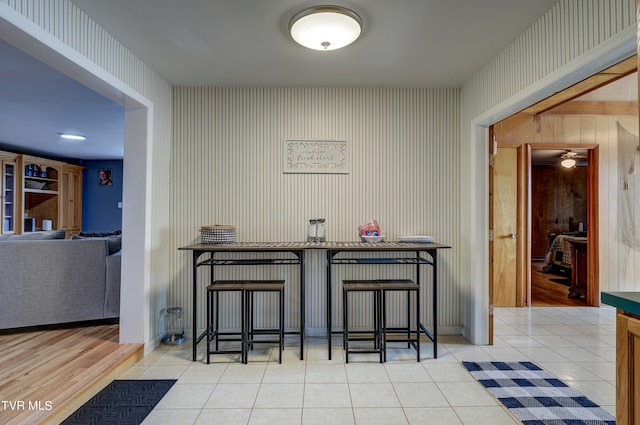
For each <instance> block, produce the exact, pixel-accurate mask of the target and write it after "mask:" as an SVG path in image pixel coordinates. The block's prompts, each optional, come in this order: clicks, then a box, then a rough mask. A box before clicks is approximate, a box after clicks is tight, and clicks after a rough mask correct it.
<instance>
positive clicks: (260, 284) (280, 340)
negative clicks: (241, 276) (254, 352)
mask: <svg viewBox="0 0 640 425" xmlns="http://www.w3.org/2000/svg"><path fill="white" fill-rule="evenodd" d="M243 289H244V291H243V294H244V296H243V308H242V310H243V315H244V316H245V317H244V320H243V323H244V326H245V328H244V337H243V351H244V357H243V359H244V363H247V353H248V350H249V347H251V349H253V345H254V344H278V363H282V350H283V349H284V280H248V281H246V282H244V284H243ZM257 292H276V293H278V327H277V328H262V329H256V328H255V326H254V297H253V296H254V294H255V293H257ZM256 335H276V338H272V339H262V338H260V339H257V338H256Z"/></svg>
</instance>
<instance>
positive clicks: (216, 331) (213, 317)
mask: <svg viewBox="0 0 640 425" xmlns="http://www.w3.org/2000/svg"><path fill="white" fill-rule="evenodd" d="M221 292H239V293H240V305H239V306H238V307H240V320H241V325H240V332H232V331H226V332H221V331H220V293H221ZM214 304H215V305H214ZM244 307H245V304H244V281H233V280H217V281H215V282H213V283H212V284H210V285H209V286H207V364H209V363H210V359H211V354H240V355H241V361H242V363H245V361H246V359H245V356H246V353H245V351H244V340H245V339H246V337H245V328H246V326H245V322H244V321H245V316H246V314H245V311H244ZM228 341H237V342H240V349H239V350H220V345H219V343H220V342H228ZM212 342H214V343H215V348H214V349H213V350H212V349H211V343H212Z"/></svg>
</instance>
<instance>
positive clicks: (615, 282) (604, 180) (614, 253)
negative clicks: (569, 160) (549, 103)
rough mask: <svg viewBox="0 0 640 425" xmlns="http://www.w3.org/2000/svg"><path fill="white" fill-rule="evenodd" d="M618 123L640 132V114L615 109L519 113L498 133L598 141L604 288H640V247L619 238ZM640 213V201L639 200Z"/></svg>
mask: <svg viewBox="0 0 640 425" xmlns="http://www.w3.org/2000/svg"><path fill="white" fill-rule="evenodd" d="M618 124H619V125H621V126H622V127H623V128H624V129H626V130H627V131H628V132H630V133H632V134H635V135H638V116H637V115H636V116H611V115H600V116H594V115H546V114H542V115H540V116H539V118H536V117H535V116H532V115H524V114H522V115H516V116H513V117H511V118H508V119H506V120H503V121H501V122H499V123H497V124H495V126H494V127H495V131H496V137H497V139H498V140H499V141H500V142H505V143H510V144H513V143H532V144H551V145H553V144H565V143H568V144H576V145H578V144H597V145H598V150H599V158H600V163H599V180H598V185H599V189H600V191H599V194H598V197H599V209H598V211H599V221H600V246H599V252H600V258H599V280H600V290H601V291H629V290H637V289H638V282H640V252H638V251H635V250H634V249H632V248H631V247H629V246H627V245H626V244H625V243H624V242H623V241H622V240H621V238H620V235H621V234H622V233H623V232H624V231H625V229H624V228H621V226H620V219H619V215H618V198H619V196H620V193H621V188H620V183H619V182H620V178H619V167H618ZM635 209H636V214H640V202H636V203H635Z"/></svg>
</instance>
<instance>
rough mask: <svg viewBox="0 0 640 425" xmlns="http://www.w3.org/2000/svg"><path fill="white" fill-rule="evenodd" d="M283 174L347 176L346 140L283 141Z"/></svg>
mask: <svg viewBox="0 0 640 425" xmlns="http://www.w3.org/2000/svg"><path fill="white" fill-rule="evenodd" d="M282 172H283V173H312V174H349V145H348V144H347V141H346V140H304V139H302V140H294V139H285V140H284V168H283V170H282Z"/></svg>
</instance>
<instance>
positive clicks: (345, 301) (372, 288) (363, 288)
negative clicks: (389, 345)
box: [342, 280, 383, 363]
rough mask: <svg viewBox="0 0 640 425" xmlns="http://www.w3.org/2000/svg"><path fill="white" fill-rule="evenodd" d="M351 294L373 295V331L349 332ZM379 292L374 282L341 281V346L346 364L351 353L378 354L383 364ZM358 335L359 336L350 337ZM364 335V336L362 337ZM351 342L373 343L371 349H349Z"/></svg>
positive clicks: (376, 283)
mask: <svg viewBox="0 0 640 425" xmlns="http://www.w3.org/2000/svg"><path fill="white" fill-rule="evenodd" d="M352 292H370V293H372V294H373V329H372V330H370V331H358V332H355V331H354V332H352V333H350V331H349V294H350V293H352ZM380 300H381V291H380V287H379V284H378V282H377V281H375V280H343V281H342V312H343V317H344V330H343V345H344V350H345V356H346V359H345V360H346V362H347V363H349V354H351V353H353V354H356V353H360V354H362V353H378V354H379V355H380V363H382V362H383V347H382V344H383V343H382V340H381V326H382V324H381V320H380V319H381V314H380V313H381V301H380ZM352 334H359V335H360V336H352ZM363 334H364V335H363ZM351 341H373V348H358V349H352V348H349V342H351Z"/></svg>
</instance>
